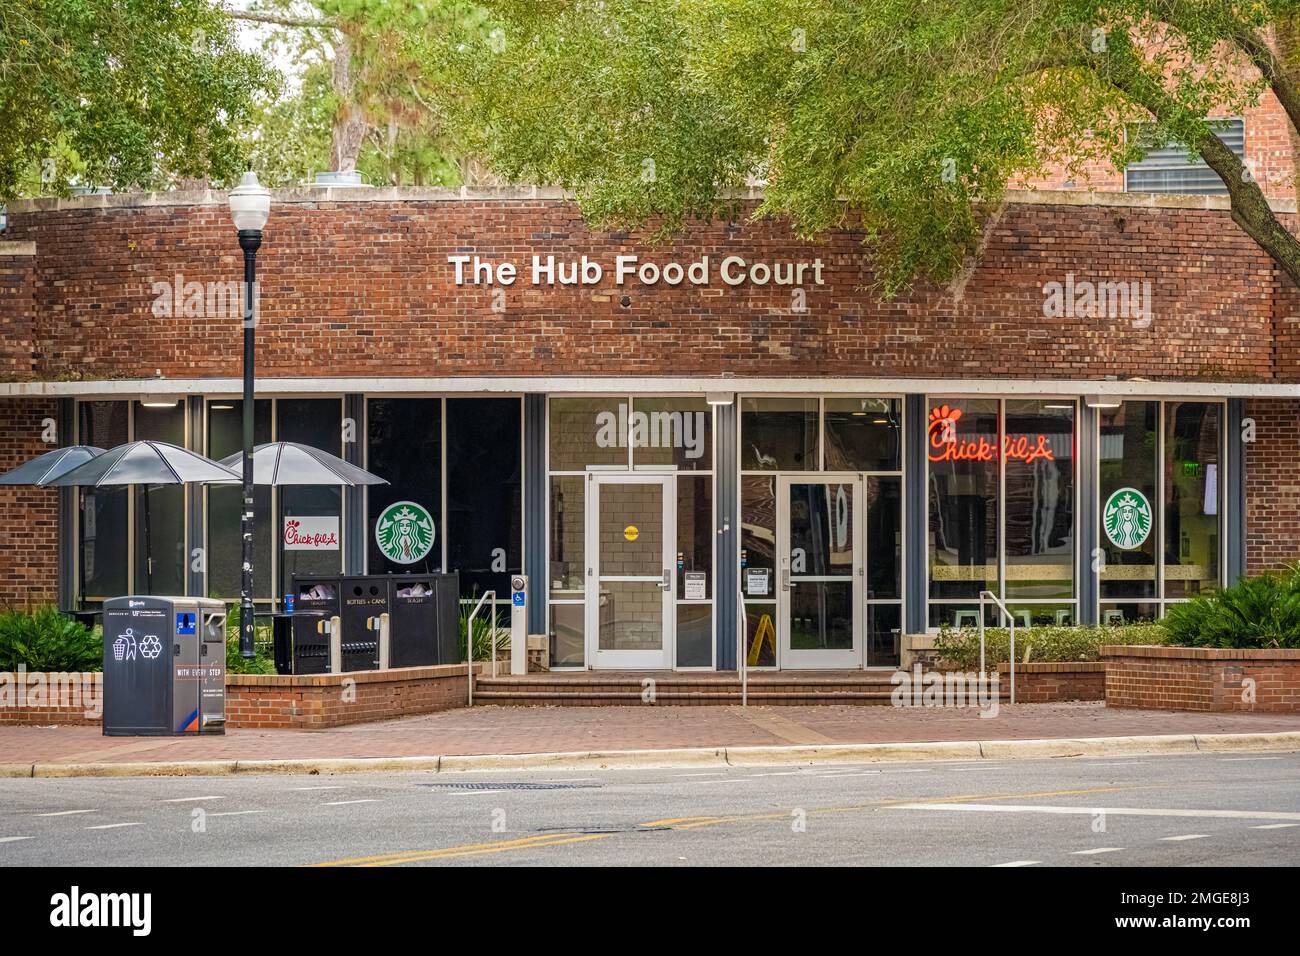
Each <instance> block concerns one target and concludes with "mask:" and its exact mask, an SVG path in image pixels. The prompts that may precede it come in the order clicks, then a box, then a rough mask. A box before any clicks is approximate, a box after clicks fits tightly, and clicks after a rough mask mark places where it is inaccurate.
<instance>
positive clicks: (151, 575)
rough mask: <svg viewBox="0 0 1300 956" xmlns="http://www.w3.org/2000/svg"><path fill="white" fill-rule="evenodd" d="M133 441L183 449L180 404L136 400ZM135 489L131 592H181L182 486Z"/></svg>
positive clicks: (183, 559) (183, 552)
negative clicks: (155, 403) (159, 443)
mask: <svg viewBox="0 0 1300 956" xmlns="http://www.w3.org/2000/svg"><path fill="white" fill-rule="evenodd" d="M133 413H134V415H135V439H136V440H137V441H140V440H144V439H150V440H153V441H161V442H166V443H167V444H169V445H179V446H180V447H181V448H184V447H185V403H184V402H183V401H177V402H175V403H173V404H171V405H166V406H155V405H146V404H144V403H142V402H136V403H135V408H134V410H133ZM133 487H134V489H135V587H134V590H135V593H137V594H184V593H185V568H186V549H185V486H184V485H154V486H151V487H148V488H146V487H145V486H143V485H135V486H133Z"/></svg>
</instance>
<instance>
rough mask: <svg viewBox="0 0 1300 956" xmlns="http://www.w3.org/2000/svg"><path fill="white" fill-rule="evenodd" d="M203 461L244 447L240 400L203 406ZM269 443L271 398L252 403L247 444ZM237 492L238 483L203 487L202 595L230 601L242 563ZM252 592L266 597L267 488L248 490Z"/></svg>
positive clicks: (268, 586)
mask: <svg viewBox="0 0 1300 956" xmlns="http://www.w3.org/2000/svg"><path fill="white" fill-rule="evenodd" d="M207 414H208V450H207V455H208V457H209V458H212V459H215V460H218V461H220V460H221V459H222V458H226V457H228V456H230V455H233V454H235V453H236V452H238V451H240V450H241V449H242V448H243V445H244V403H243V401H242V400H240V399H233V400H231V399H214V400H213V401H210V402H209V403H208V408H207ZM269 441H271V400H270V399H269V398H260V399H257V400H256V401H255V403H254V405H253V444H254V446H257V445H265V444H266V443H267V442H269ZM242 494H243V492H242V490H241V489H240V487H239V486H238V485H208V486H207V496H208V596H209V597H216V598H226V599H230V598H236V597H238V596H239V590H240V588H241V587H242V586H243V582H242V576H241V574H240V571H239V568H240V563H241V562H242V560H243V554H242V547H241V544H240V538H239V535H240V529H239V513H240V506H239V504H240V498H241V496H242ZM253 500H254V505H253V540H254V551H253V555H254V556H253V594H254V595H255V596H256V597H257V598H258V599H259V600H266V599H269V598H270V597H271V541H272V532H273V527H272V526H273V525H274V522H273V521H272V520H271V489H270V488H269V487H267V486H265V485H258V486H256V487H254V489H253Z"/></svg>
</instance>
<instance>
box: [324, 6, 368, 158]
mask: <svg viewBox="0 0 1300 956" xmlns="http://www.w3.org/2000/svg"><path fill="white" fill-rule="evenodd" d="M334 95H335V96H336V97H337V98H338V102H339V107H338V110H337V111H336V112H335V114H334V126H333V129H332V131H331V136H330V165H331V166H332V167H333V170H334V172H336V173H350V172H352V171H353V170H355V169H356V168H357V157H358V156H360V155H361V145H362V143H364V142H365V138H366V130H367V128H368V124H367V123H366V117H365V112H364V111H363V110H362V109H361V107H360V105H358V103H357V102H356V90H355V88H354V85H353V82H352V41H351V40H350V39H349V38H348V36H347V34H345V33H343V32H341V31H340V32H339V33H338V34H337V39H336V42H335V44H334Z"/></svg>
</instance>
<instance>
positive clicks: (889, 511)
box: [867, 476, 903, 601]
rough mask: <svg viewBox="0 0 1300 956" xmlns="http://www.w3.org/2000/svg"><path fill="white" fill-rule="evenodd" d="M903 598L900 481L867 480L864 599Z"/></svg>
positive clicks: (885, 478) (901, 493)
mask: <svg viewBox="0 0 1300 956" xmlns="http://www.w3.org/2000/svg"><path fill="white" fill-rule="evenodd" d="M902 596H903V479H902V478H895V477H888V476H885V477H877V476H872V477H870V478H868V479H867V600H869V601H870V600H876V599H880V598H899V599H901V598H902Z"/></svg>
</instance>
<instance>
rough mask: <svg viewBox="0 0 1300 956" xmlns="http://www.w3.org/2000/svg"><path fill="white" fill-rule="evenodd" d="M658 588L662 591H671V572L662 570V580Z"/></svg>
mask: <svg viewBox="0 0 1300 956" xmlns="http://www.w3.org/2000/svg"><path fill="white" fill-rule="evenodd" d="M659 587H660V589H661V590H664V591H671V590H672V589H673V579H672V571H671V570H669V569H668V568H664V579H663V582H662V583H661V584H660V585H659Z"/></svg>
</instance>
